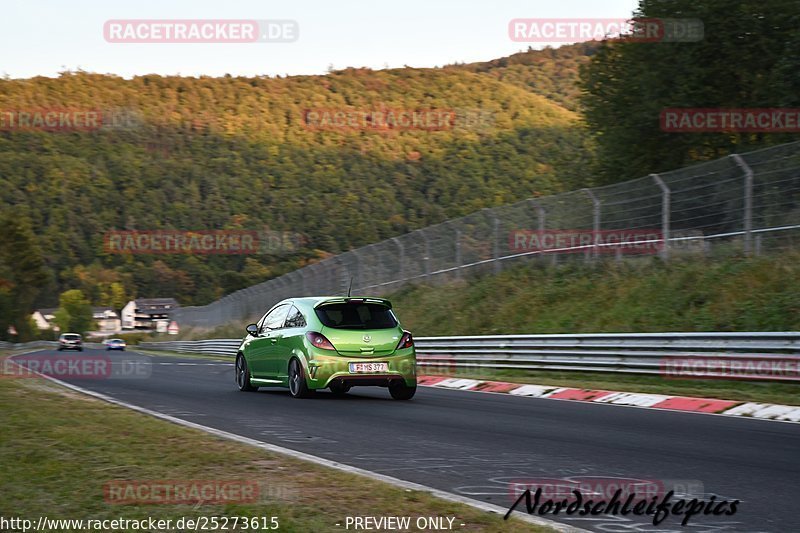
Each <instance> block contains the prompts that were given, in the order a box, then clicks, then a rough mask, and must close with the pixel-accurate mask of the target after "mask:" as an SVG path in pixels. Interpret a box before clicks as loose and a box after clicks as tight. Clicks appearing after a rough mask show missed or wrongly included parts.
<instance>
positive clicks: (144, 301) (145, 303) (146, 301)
mask: <svg viewBox="0 0 800 533" xmlns="http://www.w3.org/2000/svg"><path fill="white" fill-rule="evenodd" d="M163 305H169V306H170V307H180V305H179V304H178V301H177V300H176V299H175V298H137V299H136V307H140V308H141V307H154V306H163Z"/></svg>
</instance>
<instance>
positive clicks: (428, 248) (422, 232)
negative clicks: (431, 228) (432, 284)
mask: <svg viewBox="0 0 800 533" xmlns="http://www.w3.org/2000/svg"><path fill="white" fill-rule="evenodd" d="M417 232H419V234H420V235H422V240H423V241H424V242H425V255H424V257H423V258H422V264H423V265H425V281H428V278H430V277H431V263H430V261H431V243H430V241H429V240H428V236H427V235H426V234H425V230H424V229H418V230H417Z"/></svg>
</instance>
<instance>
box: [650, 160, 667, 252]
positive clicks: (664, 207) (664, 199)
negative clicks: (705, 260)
mask: <svg viewBox="0 0 800 533" xmlns="http://www.w3.org/2000/svg"><path fill="white" fill-rule="evenodd" d="M650 177H651V178H653V181H655V182H656V184H658V186H659V187H661V238H663V239H664V249H663V250H661V257H662V258H664V260H667V259H669V229H670V228H669V214H670V201H671V199H670V190H669V187H667V184H666V183H664V180H662V179H661V176H659V175H658V174H650Z"/></svg>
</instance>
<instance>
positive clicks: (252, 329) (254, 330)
mask: <svg viewBox="0 0 800 533" xmlns="http://www.w3.org/2000/svg"><path fill="white" fill-rule="evenodd" d="M245 329H246V330H247V333H249V334H250V335H252V336H253V337H258V326H257V325H256V324H248V325H247V327H246V328H245Z"/></svg>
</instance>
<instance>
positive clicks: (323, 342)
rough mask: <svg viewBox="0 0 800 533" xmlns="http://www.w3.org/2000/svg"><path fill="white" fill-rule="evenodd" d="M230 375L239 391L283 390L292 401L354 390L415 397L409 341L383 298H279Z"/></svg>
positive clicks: (251, 332) (254, 328) (252, 329)
mask: <svg viewBox="0 0 800 533" xmlns="http://www.w3.org/2000/svg"><path fill="white" fill-rule="evenodd" d="M235 369H236V384H237V386H238V387H239V390H242V391H255V390H258V388H259V387H261V386H264V387H268V386H269V387H276V386H277V387H280V386H282V387H289V392H290V394H291V395H292V396H294V397H295V398H305V397H308V396H310V395H311V394H313V392H314V391H316V390H319V389H326V388H327V389H330V391H331V392H332V393H334V394H337V395H341V394H345V393H346V392H347V391H348V390H350V388H351V387H354V386H378V387H388V388H389V393H390V394H391V396H392V398H394V399H395V400H410V399H411V398H412V397H413V396H414V393H415V392H416V391H417V374H416V353H415V351H414V339H413V338H412V337H411V333H409V332H408V331H404V330H403V328H402V327H400V323H399V321H398V320H397V317H396V316H395V314H394V312H393V311H392V304H391V303H390V302H389V301H388V300H385V299H382V298H367V297H364V298H361V297H349V296H348V297H313V298H290V299H287V300H283V301H282V302H280V303H278V304H277V305H275V306H274V307H272V309H270V310H269V311H268V312H267V313H266V314H265V315H264V316H263V317H262V318H261V320H259V322H258V324H250V325H248V326H247V336H246V337H245V338H244V339H243V340H242V343H241V345H240V346H239V349H238V351H237V354H236V364H235Z"/></svg>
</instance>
